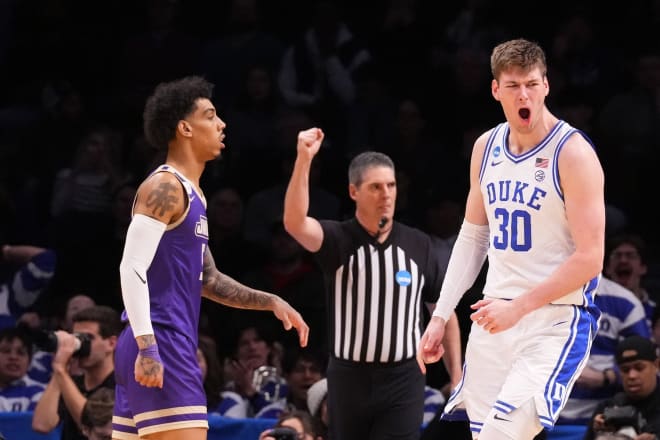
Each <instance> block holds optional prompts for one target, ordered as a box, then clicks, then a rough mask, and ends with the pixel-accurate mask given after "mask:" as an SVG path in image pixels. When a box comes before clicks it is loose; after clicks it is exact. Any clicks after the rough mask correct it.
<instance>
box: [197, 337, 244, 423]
mask: <svg viewBox="0 0 660 440" xmlns="http://www.w3.org/2000/svg"><path fill="white" fill-rule="evenodd" d="M197 361H198V362H199V369H200V370H201V371H202V383H203V385H204V391H205V392H206V406H207V412H208V413H209V414H219V415H221V416H225V417H232V418H245V417H247V402H246V401H244V400H243V399H242V398H241V396H240V395H238V394H237V393H235V392H233V391H223V387H224V377H223V374H222V367H221V365H220V359H218V353H217V346H216V344H215V341H214V340H213V338H211V337H210V336H208V335H204V334H200V335H199V341H198V344H197Z"/></svg>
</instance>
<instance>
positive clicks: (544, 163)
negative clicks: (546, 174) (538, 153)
mask: <svg viewBox="0 0 660 440" xmlns="http://www.w3.org/2000/svg"><path fill="white" fill-rule="evenodd" d="M536 168H548V159H546V158H544V157H537V158H536Z"/></svg>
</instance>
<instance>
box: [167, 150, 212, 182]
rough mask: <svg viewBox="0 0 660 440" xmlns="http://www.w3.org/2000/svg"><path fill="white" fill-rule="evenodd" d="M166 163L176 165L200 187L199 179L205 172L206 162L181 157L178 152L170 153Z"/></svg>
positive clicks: (180, 171)
mask: <svg viewBox="0 0 660 440" xmlns="http://www.w3.org/2000/svg"><path fill="white" fill-rule="evenodd" d="M182 159H183V160H182ZM165 163H166V164H167V165H170V166H172V167H174V168H175V169H176V170H177V171H178V172H179V173H181V174H183V176H184V177H185V178H186V179H188V180H189V181H190V183H192V184H194V185H195V186H196V187H197V188H199V179H200V177H201V176H202V173H203V172H204V165H205V163H197V162H195V161H191V160H188V159H186V158H180V157H178V155H176V154H168V155H167V160H165Z"/></svg>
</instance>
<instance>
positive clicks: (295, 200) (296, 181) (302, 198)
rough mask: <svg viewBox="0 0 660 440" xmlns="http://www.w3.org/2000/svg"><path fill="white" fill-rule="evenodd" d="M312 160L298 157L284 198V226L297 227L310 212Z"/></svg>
mask: <svg viewBox="0 0 660 440" xmlns="http://www.w3.org/2000/svg"><path fill="white" fill-rule="evenodd" d="M311 165H312V163H311V160H308V159H305V158H301V157H298V158H297V159H296V163H295V165H294V167H293V172H292V173H291V180H290V181H289V186H288V187H287V190H286V194H285V196H284V217H283V221H284V226H285V227H287V229H288V228H291V227H294V228H295V227H296V226H297V225H300V224H302V223H303V222H304V220H305V218H306V217H307V212H308V211H309V173H310V169H311Z"/></svg>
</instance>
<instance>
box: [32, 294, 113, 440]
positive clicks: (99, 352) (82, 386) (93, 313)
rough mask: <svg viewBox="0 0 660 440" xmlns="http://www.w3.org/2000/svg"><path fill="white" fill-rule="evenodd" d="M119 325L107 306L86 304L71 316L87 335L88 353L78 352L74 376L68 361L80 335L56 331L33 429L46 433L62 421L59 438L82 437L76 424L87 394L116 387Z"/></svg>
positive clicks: (75, 326)
mask: <svg viewBox="0 0 660 440" xmlns="http://www.w3.org/2000/svg"><path fill="white" fill-rule="evenodd" d="M121 329H122V324H121V320H120V317H119V313H118V312H117V311H116V310H114V309H112V308H110V307H107V306H94V307H89V308H86V309H83V310H81V311H80V312H78V313H77V314H76V315H74V316H73V329H72V330H73V332H74V333H78V334H86V335H87V337H89V339H90V351H89V354H88V355H86V356H85V355H83V354H82V353H80V352H78V353H79V354H78V356H79V366H80V369H81V370H82V374H81V375H76V376H71V375H70V374H69V370H68V363H69V361H70V360H71V358H72V356H74V354H75V352H76V348H75V347H76V345H77V342H76V341H79V340H80V336H76V335H75V334H72V333H68V332H65V331H61V330H60V331H57V332H56V335H57V351H56V352H55V356H54V358H53V377H52V378H51V380H50V382H49V383H48V386H47V387H46V390H45V391H44V394H43V396H42V398H41V400H40V401H39V403H38V404H37V406H36V408H35V410H34V415H33V418H32V429H34V430H35V431H37V432H40V433H44V434H45V433H49V432H51V431H52V430H53V429H55V427H57V425H59V423H60V422H62V423H63V425H62V440H83V439H84V438H85V437H84V436H83V433H82V432H81V431H80V429H79V428H78V427H79V426H81V422H80V420H81V415H82V409H83V406H84V404H85V402H86V401H87V398H88V397H89V396H90V395H91V394H92V393H93V392H94V391H96V390H97V389H99V388H104V387H105V388H110V389H114V387H115V377H114V351H115V346H116V344H117V335H119V332H120V331H121Z"/></svg>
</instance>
